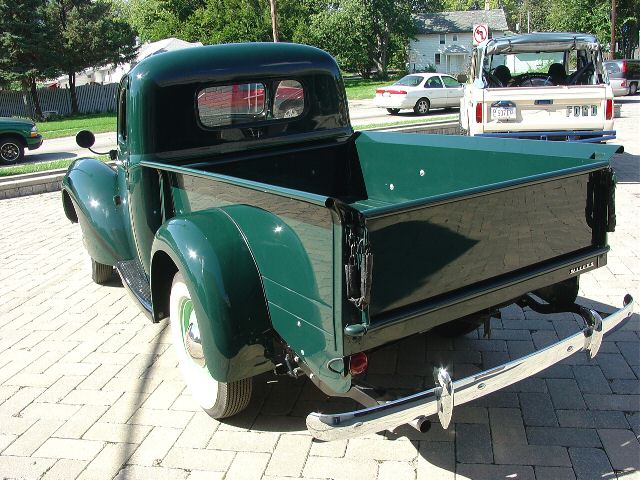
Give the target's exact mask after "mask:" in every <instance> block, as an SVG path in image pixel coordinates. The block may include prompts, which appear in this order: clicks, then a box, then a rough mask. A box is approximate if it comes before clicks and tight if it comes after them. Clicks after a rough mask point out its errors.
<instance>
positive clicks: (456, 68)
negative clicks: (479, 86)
mask: <svg viewBox="0 0 640 480" xmlns="http://www.w3.org/2000/svg"><path fill="white" fill-rule="evenodd" d="M415 20H416V23H417V26H418V34H417V35H416V38H415V40H412V41H410V44H409V71H415V70H423V69H425V68H427V66H429V65H432V66H434V67H435V68H436V70H437V71H438V72H441V73H449V74H453V75H456V74H458V73H466V72H467V69H468V65H469V59H470V56H471V50H472V48H473V37H472V31H473V26H474V25H476V24H479V23H486V24H488V25H489V37H499V36H501V35H503V34H504V33H505V32H506V31H507V30H508V26H507V18H506V16H505V14H504V10H502V9H501V8H498V9H493V10H471V11H464V12H434V13H423V14H417V15H415Z"/></svg>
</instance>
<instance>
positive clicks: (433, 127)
mask: <svg viewBox="0 0 640 480" xmlns="http://www.w3.org/2000/svg"><path fill="white" fill-rule="evenodd" d="M363 131H369V132H375V131H377V132H384V131H386V132H391V131H393V132H402V133H431V134H444V135H452V134H456V133H458V123H457V122H451V121H444V122H429V123H417V124H413V125H406V126H402V125H400V126H399V125H394V126H390V127H377V128H370V129H367V130H363ZM65 173H67V169H66V168H62V169H59V170H48V171H46V172H34V173H24V174H21V175H11V176H9V177H0V200H3V199H5V198H15V197H24V196H25V195H37V194H39V193H47V192H56V191H59V190H60V184H61V182H62V179H63V177H64V175H65Z"/></svg>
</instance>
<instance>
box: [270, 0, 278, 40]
mask: <svg viewBox="0 0 640 480" xmlns="http://www.w3.org/2000/svg"><path fill="white" fill-rule="evenodd" d="M270 1H271V29H272V30H273V41H274V42H277V41H278V18H277V16H276V0H270Z"/></svg>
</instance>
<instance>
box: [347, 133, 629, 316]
mask: <svg viewBox="0 0 640 480" xmlns="http://www.w3.org/2000/svg"><path fill="white" fill-rule="evenodd" d="M356 147H357V150H358V155H359V161H360V165H361V168H362V173H363V177H364V180H365V184H366V189H367V193H368V198H367V199H365V200H361V201H358V202H354V203H352V204H351V206H352V207H354V208H356V209H358V210H359V212H360V213H361V215H362V217H363V219H364V223H365V226H366V234H367V240H366V241H367V242H368V249H369V251H370V252H371V254H372V256H373V269H372V281H371V294H370V301H369V320H370V323H371V327H372V328H375V326H376V322H382V323H384V322H385V321H386V320H387V319H388V318H389V317H394V318H397V317H398V312H402V310H403V309H406V308H413V307H414V306H416V305H427V304H428V303H429V302H438V301H440V300H441V299H442V297H443V296H447V295H452V294H456V292H461V291H464V290H465V289H468V288H470V287H475V286H478V285H481V284H482V285H486V286H487V288H489V285H490V284H493V287H492V288H496V287H497V286H499V285H500V283H501V282H503V281H504V279H505V278H506V276H508V275H512V274H514V273H522V272H526V271H528V270H530V269H532V268H534V267H536V268H537V267H539V266H540V265H543V264H545V262H549V261H555V260H558V259H564V258H566V259H570V257H572V256H574V257H575V256H576V255H585V254H588V253H589V252H590V251H596V250H600V251H601V250H602V248H603V247H606V229H607V227H606V223H607V218H606V208H604V207H606V206H607V205H609V204H610V198H609V197H608V196H607V195H606V193H610V192H609V187H610V183H611V182H610V183H609V184H608V185H607V190H606V191H605V190H602V189H600V190H599V189H598V188H599V187H597V186H598V185H599V184H600V183H599V182H601V180H602V178H604V177H606V176H607V175H610V171H609V168H608V159H609V157H610V156H611V155H612V154H613V153H615V152H616V151H617V150H618V149H619V147H616V146H610V145H589V144H567V143H555V142H554V143H553V144H549V143H547V142H544V143H542V142H531V141H529V140H513V139H509V140H505V139H489V138H474V137H471V138H470V137H452V136H437V135H406V134H383V133H376V134H374V133H368V134H361V136H360V137H359V138H358V139H357V141H356ZM391 159H393V161H392V160H391ZM601 177H602V178H601ZM609 178H610V177H609ZM594 205H596V206H602V207H603V209H602V210H601V211H600V210H598V209H597V208H596V209H595V210H598V212H595V213H594ZM611 208H612V205H611ZM594 216H595V217H596V218H595V219H594ZM568 261H569V260H568ZM567 276H569V270H568V269H567Z"/></svg>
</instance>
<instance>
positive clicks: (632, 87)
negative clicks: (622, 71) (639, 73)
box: [629, 83, 638, 95]
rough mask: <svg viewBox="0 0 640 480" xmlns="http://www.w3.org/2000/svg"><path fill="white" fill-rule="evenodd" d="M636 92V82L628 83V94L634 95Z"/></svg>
mask: <svg viewBox="0 0 640 480" xmlns="http://www.w3.org/2000/svg"><path fill="white" fill-rule="evenodd" d="M637 92H638V84H637V83H632V84H631V85H629V95H635V94H636V93H637Z"/></svg>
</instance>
